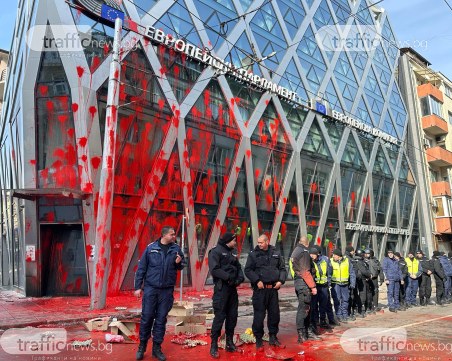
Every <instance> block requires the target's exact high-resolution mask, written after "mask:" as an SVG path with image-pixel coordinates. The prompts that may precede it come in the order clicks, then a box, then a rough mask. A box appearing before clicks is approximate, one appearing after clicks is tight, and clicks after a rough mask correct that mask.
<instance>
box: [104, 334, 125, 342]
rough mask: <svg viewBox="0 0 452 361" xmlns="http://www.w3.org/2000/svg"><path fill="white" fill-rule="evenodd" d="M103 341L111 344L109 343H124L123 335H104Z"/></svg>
mask: <svg viewBox="0 0 452 361" xmlns="http://www.w3.org/2000/svg"><path fill="white" fill-rule="evenodd" d="M105 341H107V342H111V343H121V342H124V336H123V335H112V334H111V333H106V334H105Z"/></svg>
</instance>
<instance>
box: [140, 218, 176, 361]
mask: <svg viewBox="0 0 452 361" xmlns="http://www.w3.org/2000/svg"><path fill="white" fill-rule="evenodd" d="M175 240H176V232H175V231H174V228H172V227H169V226H165V227H163V228H162V233H161V237H160V238H159V239H157V240H156V241H155V242H153V243H151V244H150V245H149V246H147V247H146V249H145V251H144V253H143V255H142V256H141V259H140V262H139V264H138V269H137V272H136V274H135V290H136V291H135V296H137V297H140V296H141V294H142V293H143V301H142V311H141V322H140V344H139V346H138V351H137V353H136V359H137V360H142V359H143V357H144V353H145V352H146V347H147V344H148V340H149V338H150V337H151V332H152V357H155V358H157V359H158V360H159V361H165V360H166V357H165V355H164V354H163V352H162V348H161V345H162V342H163V337H164V336H165V327H166V318H167V316H168V312H169V311H170V310H171V308H172V307H173V302H174V296H173V292H174V285H175V284H176V275H177V271H178V270H181V269H182V268H183V267H184V263H183V260H184V255H183V253H182V251H181V249H180V247H179V246H178V245H177V244H175V243H174V241H175ZM143 289H144V292H143Z"/></svg>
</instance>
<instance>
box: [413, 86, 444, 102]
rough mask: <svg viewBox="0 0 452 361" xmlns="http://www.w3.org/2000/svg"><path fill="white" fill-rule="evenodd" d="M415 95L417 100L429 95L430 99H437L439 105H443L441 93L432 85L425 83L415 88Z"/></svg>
mask: <svg viewBox="0 0 452 361" xmlns="http://www.w3.org/2000/svg"><path fill="white" fill-rule="evenodd" d="M417 95H418V97H419V98H423V97H426V96H427V95H431V96H432V97H434V98H436V99H438V100H439V101H440V102H441V103H444V99H443V93H442V92H441V90H439V89H438V88H437V87H436V86H434V85H433V84H430V83H427V84H422V85H419V86H418V87H417Z"/></svg>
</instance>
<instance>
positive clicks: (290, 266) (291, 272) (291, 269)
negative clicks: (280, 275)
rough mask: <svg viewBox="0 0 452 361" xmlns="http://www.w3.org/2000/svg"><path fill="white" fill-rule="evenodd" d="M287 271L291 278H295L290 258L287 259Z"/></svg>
mask: <svg viewBox="0 0 452 361" xmlns="http://www.w3.org/2000/svg"><path fill="white" fill-rule="evenodd" d="M289 271H290V275H291V276H292V278H295V271H294V270H293V264H292V258H290V259H289Z"/></svg>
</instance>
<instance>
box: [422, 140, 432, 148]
mask: <svg viewBox="0 0 452 361" xmlns="http://www.w3.org/2000/svg"><path fill="white" fill-rule="evenodd" d="M423 140H424V148H431V146H432V144H431V141H430V139H428V138H424V139H423Z"/></svg>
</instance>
